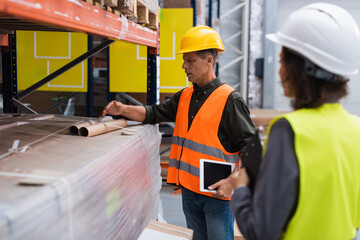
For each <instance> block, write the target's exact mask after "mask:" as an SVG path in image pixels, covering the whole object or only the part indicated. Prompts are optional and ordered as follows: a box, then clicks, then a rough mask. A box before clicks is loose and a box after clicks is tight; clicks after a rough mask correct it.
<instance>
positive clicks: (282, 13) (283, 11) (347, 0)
mask: <svg viewBox="0 0 360 240" xmlns="http://www.w3.org/2000/svg"><path fill="white" fill-rule="evenodd" d="M315 2H319V1H314V0H278V12H277V29H279V28H281V26H282V24H283V23H284V21H285V20H286V18H287V17H288V15H289V14H290V13H291V12H292V11H294V10H296V9H298V8H300V7H302V6H305V5H307V4H310V3H315ZM321 2H326V3H333V4H336V5H338V6H340V7H342V8H344V9H346V10H348V11H349V12H350V14H351V15H352V16H353V17H354V19H355V20H356V21H357V23H358V25H359V26H360V0H341V1H339V0H322V1H321ZM277 53H278V54H277V59H276V63H278V62H279V59H278V58H279V56H278V55H279V53H280V47H279V46H278V47H277ZM278 68H279V64H277V69H278ZM274 79H275V84H274V85H275V87H274V93H275V94H274V108H275V109H281V110H290V109H291V107H290V101H289V99H288V98H285V97H284V94H283V90H282V87H281V85H280V78H279V75H278V71H276V76H275V77H274ZM349 92H350V93H349V95H348V96H347V97H346V98H344V99H343V100H342V101H341V103H342V104H343V105H344V107H345V109H347V110H348V111H349V112H350V113H353V114H357V115H359V116H360V74H358V75H357V76H354V77H352V78H351V79H350V82H349Z"/></svg>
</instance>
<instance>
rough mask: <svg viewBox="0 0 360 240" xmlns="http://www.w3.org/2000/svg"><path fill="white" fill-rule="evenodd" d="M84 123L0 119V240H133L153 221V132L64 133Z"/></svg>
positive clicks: (141, 128)
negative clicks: (79, 134)
mask: <svg viewBox="0 0 360 240" xmlns="http://www.w3.org/2000/svg"><path fill="white" fill-rule="evenodd" d="M39 117H40V118H39ZM86 120H88V119H83V118H77V117H63V116H51V115H44V116H38V115H22V116H11V115H0V140H1V145H0V146H1V147H0V185H1V187H0V191H1V193H0V214H1V218H0V239H14V240H15V239H137V237H138V236H139V235H140V233H141V232H142V230H143V228H145V226H146V224H147V223H148V221H149V219H151V218H156V216H157V213H158V212H157V209H158V204H159V192H160V188H161V177H160V165H159V144H160V139H161V136H160V133H159V131H158V128H157V127H156V126H153V125H137V126H132V127H129V126H128V127H126V128H131V129H132V130H131V131H128V133H127V135H123V134H122V131H124V130H126V128H124V129H119V130H117V131H113V132H110V133H106V134H102V135H98V136H95V137H91V138H84V137H81V136H74V135H70V134H69V133H68V131H67V129H68V127H69V126H70V125H73V124H74V123H78V122H82V121H86ZM129 132H131V134H130V135H129Z"/></svg>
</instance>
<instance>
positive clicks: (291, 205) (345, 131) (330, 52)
mask: <svg viewBox="0 0 360 240" xmlns="http://www.w3.org/2000/svg"><path fill="white" fill-rule="evenodd" d="M267 37H268V38H269V39H270V40H272V41H274V42H276V43H279V44H281V45H282V51H281V54H280V62H281V66H280V70H279V75H280V78H281V83H282V86H283V88H284V94H285V96H287V97H290V98H291V99H292V101H291V105H292V107H293V108H294V109H295V111H294V112H291V113H288V114H285V115H283V116H280V117H278V118H276V119H274V120H273V121H272V122H271V124H270V126H269V131H268V132H269V136H268V141H267V144H266V146H265V149H266V150H265V155H264V157H263V159H262V164H261V166H260V172H259V175H258V176H259V177H258V178H257V180H256V186H255V190H254V192H253V193H252V192H251V191H250V189H249V188H248V187H247V186H248V185H249V178H248V176H247V173H246V170H245V168H241V170H240V172H234V174H233V176H232V177H231V179H232V185H233V187H234V188H236V190H235V192H234V195H233V197H232V199H231V209H232V211H233V213H234V215H235V217H236V221H237V223H238V225H239V227H240V231H241V232H242V234H243V235H244V236H245V239H246V240H253V239H266V240H273V239H286V240H287V239H291V240H304V239H312V240H317V239H332V240H340V239H353V238H354V237H355V235H356V232H357V229H358V228H359V227H360V148H359V140H360V118H359V116H356V115H352V114H350V113H348V112H347V111H346V110H345V109H344V108H343V107H342V105H341V104H340V103H339V100H340V99H341V98H343V97H344V96H346V95H347V92H348V90H347V83H348V81H349V78H348V77H347V76H351V75H355V74H357V73H358V72H359V59H360V31H359V28H358V26H357V24H356V22H355V20H354V19H353V18H352V16H351V15H350V14H349V13H348V12H347V11H346V10H344V9H342V8H340V7H338V6H336V5H333V4H326V3H316V4H311V5H307V6H305V7H303V8H300V9H299V10H297V11H295V12H293V13H292V14H291V15H290V16H289V18H288V19H287V21H286V22H285V24H284V26H283V27H282V28H281V30H280V31H278V32H277V33H276V34H270V35H267Z"/></svg>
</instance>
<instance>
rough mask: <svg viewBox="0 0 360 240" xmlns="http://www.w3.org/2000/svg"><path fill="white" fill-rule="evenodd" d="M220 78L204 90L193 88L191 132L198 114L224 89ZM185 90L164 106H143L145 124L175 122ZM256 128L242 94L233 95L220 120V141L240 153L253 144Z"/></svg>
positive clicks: (190, 110) (162, 104) (190, 109)
mask: <svg viewBox="0 0 360 240" xmlns="http://www.w3.org/2000/svg"><path fill="white" fill-rule="evenodd" d="M221 84H222V83H221V81H220V79H219V78H215V79H214V80H212V81H211V82H210V83H208V84H207V85H205V86H203V87H199V86H198V85H196V84H194V93H193V95H192V97H191V101H190V107H189V119H188V121H189V128H190V126H191V123H192V121H193V119H194V117H195V116H196V114H197V112H198V111H199V109H200V108H201V106H202V105H203V103H204V102H205V101H206V99H207V98H208V97H209V96H210V94H211V93H212V92H213V91H214V90H215V89H216V88H217V87H219V86H220V85H221ZM181 93H182V90H181V91H179V92H177V93H175V94H174V95H173V96H172V97H171V98H170V99H167V100H165V101H164V102H163V103H161V104H154V105H144V106H145V109H146V116H145V121H144V123H148V124H155V123H160V122H175V119H176V112H177V107H178V103H179V99H180V96H181ZM255 131H256V128H255V125H254V123H253V121H252V120H251V118H250V113H249V109H248V107H247V105H246V103H245V102H244V100H243V99H242V97H241V95H240V93H239V92H237V91H234V92H233V93H231V94H230V96H229V98H228V100H227V102H226V105H225V108H224V111H223V115H222V118H221V122H220V126H219V132H218V137H219V140H220V142H221V144H222V145H223V147H224V148H225V149H226V151H228V152H237V151H241V149H242V148H243V147H244V146H245V145H246V144H247V143H248V142H249V141H250V139H251V136H252V135H254V134H255Z"/></svg>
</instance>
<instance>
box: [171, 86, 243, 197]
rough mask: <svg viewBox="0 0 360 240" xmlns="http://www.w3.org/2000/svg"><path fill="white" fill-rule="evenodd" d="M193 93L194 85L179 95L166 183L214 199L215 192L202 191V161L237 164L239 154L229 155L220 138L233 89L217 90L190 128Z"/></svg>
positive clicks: (220, 87)
mask: <svg viewBox="0 0 360 240" xmlns="http://www.w3.org/2000/svg"><path fill="white" fill-rule="evenodd" d="M193 91H194V90H193V86H191V87H188V88H186V89H184V90H183V92H182V94H181V96H180V100H179V106H178V111H177V114H176V122H175V129H174V133H173V139H172V145H171V151H170V162H169V168H168V177H167V181H168V183H175V184H180V185H182V186H184V187H185V188H187V189H189V190H191V191H193V192H196V193H199V194H202V195H207V196H212V193H204V192H200V183H199V175H200V171H199V165H200V159H201V158H204V159H210V160H216V161H222V162H234V163H236V162H237V161H238V158H239V152H235V153H229V152H227V151H226V150H225V149H224V147H223V146H222V144H221V142H220V140H219V138H218V130H219V125H220V121H221V117H222V114H223V111H224V107H225V105H226V102H227V99H228V97H229V95H230V94H231V92H233V91H234V89H233V88H231V87H230V86H228V85H226V84H223V85H221V86H219V87H218V88H217V89H215V90H214V91H213V92H212V94H211V95H210V96H209V97H208V98H207V100H206V101H205V102H204V104H203V105H202V107H201V108H200V109H199V111H198V113H197V114H196V116H195V117H194V119H193V122H192V124H191V127H190V129H188V113H189V106H190V100H191V96H192V93H193Z"/></svg>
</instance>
